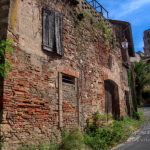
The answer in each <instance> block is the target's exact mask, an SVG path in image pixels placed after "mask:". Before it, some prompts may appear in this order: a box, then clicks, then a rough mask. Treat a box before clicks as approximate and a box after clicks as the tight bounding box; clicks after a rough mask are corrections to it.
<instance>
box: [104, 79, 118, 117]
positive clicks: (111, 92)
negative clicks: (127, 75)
mask: <svg viewBox="0 0 150 150" xmlns="http://www.w3.org/2000/svg"><path fill="white" fill-rule="evenodd" d="M104 87H105V113H106V114H108V113H112V115H113V118H114V119H119V117H120V104H119V91H118V85H117V84H116V83H115V82H114V81H113V80H110V79H108V80H105V81H104Z"/></svg>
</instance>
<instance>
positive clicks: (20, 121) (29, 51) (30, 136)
mask: <svg viewBox="0 0 150 150" xmlns="http://www.w3.org/2000/svg"><path fill="white" fill-rule="evenodd" d="M39 2H40V1H39ZM38 4H39V3H38ZM49 7H51V8H53V9H55V10H57V11H59V12H61V13H62V14H63V16H64V19H63V45H64V56H63V57H62V58H61V57H59V56H57V55H55V54H53V53H46V52H44V51H43V50H42V49H41V44H42V26H41V25H42V19H41V6H40V8H39V5H37V3H36V1H32V0H26V1H20V0H15V1H13V2H12V1H11V6H10V10H11V11H10V14H9V16H10V17H9V31H8V37H12V38H13V39H14V49H15V50H14V54H13V56H12V57H10V56H9V57H8V59H9V60H10V61H11V62H12V66H13V71H12V72H10V73H9V78H7V79H6V80H5V82H4V99H3V105H4V109H3V122H2V130H3V131H4V133H5V138H6V141H5V147H4V148H5V149H7V148H8V147H9V150H11V149H12V150H13V149H16V145H18V144H21V143H23V142H25V143H32V142H33V143H35V144H38V143H39V142H42V139H44V141H49V140H57V141H58V140H59V138H60V130H59V123H60V122H59V121H60V116H59V115H60V114H62V117H63V119H64V120H65V117H67V115H65V111H69V112H71V113H69V115H70V116H69V117H70V118H71V117H72V118H74V117H75V118H76V117H78V118H76V119H79V118H80V121H79V123H80V126H81V127H85V124H86V119H87V118H88V117H90V116H91V115H92V114H93V113H94V112H96V111H99V112H101V113H104V112H105V89H104V80H107V79H110V80H113V81H114V82H115V83H116V84H117V85H118V87H119V103H120V114H121V115H125V107H126V106H125V99H124V92H125V89H126V88H127V86H126V85H125V84H124V81H123V79H122V78H121V72H122V71H123V68H122V57H121V50H120V48H119V46H118V47H115V48H114V49H112V48H111V46H106V44H105V41H104V39H103V38H102V31H101V28H96V27H95V26H94V25H93V24H92V23H91V21H90V20H91V17H86V18H84V20H82V21H79V22H76V18H75V17H77V16H76V15H75V14H76V12H77V13H81V12H82V8H81V6H80V5H79V7H77V8H72V7H70V6H68V5H67V4H65V3H64V2H61V1H60V2H54V1H53V0H50V1H49ZM13 9H15V14H14V11H13ZM95 30H96V32H95ZM110 55H111V56H112V68H111V69H109V66H108V60H109V57H110ZM59 72H62V73H66V74H69V75H72V76H74V77H76V78H78V85H77V86H78V92H77V101H78V102H79V105H80V108H79V109H78V108H77V109H78V110H76V108H75V107H77V103H76V102H75V100H76V98H75V93H74V92H75V91H74V90H71V88H73V87H70V89H69V90H71V92H70V93H68V94H67V90H66V91H65V92H64V94H65V93H66V94H65V96H66V98H65V99H62V101H63V106H61V107H62V109H63V111H64V112H61V113H60V111H61V110H60V109H61V107H60V106H59V98H60V95H59V94H60V92H59V82H58V81H59V80H58V79H59ZM63 84H64V83H63ZM63 86H64V85H63ZM63 86H62V87H63ZM64 87H65V89H66V88H67V87H68V86H67V85H65V86H64ZM65 89H64V90H65ZM69 90H68V91H69ZM73 95H74V96H73ZM71 97H73V99H70V98H71ZM67 99H68V100H69V101H72V106H70V105H69V102H68V100H67ZM75 111H76V112H75ZM74 112H75V113H74ZM77 113H79V115H78V116H77ZM69 117H68V118H69ZM68 118H66V119H68ZM76 119H74V120H73V121H74V122H77V121H76ZM69 121H70V120H69ZM63 124H64V126H65V125H67V123H65V121H63ZM73 124H74V123H73ZM74 125H76V123H75V124H74ZM9 145H11V148H10V146H9Z"/></svg>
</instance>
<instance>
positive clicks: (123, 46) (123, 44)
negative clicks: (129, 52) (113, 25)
mask: <svg viewBox="0 0 150 150" xmlns="http://www.w3.org/2000/svg"><path fill="white" fill-rule="evenodd" d="M121 46H122V48H124V49H127V48H128V46H129V43H128V42H127V41H124V42H122V43H121Z"/></svg>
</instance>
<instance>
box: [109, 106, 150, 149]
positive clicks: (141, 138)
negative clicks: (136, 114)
mask: <svg viewBox="0 0 150 150" xmlns="http://www.w3.org/2000/svg"><path fill="white" fill-rule="evenodd" d="M143 111H144V114H145V115H146V116H147V121H146V122H145V123H144V125H143V127H142V129H141V130H139V131H137V132H136V133H134V135H133V136H132V137H130V138H129V139H128V140H127V141H126V142H125V143H124V144H121V145H119V146H118V147H116V148H113V149H112V150H149V149H150V107H145V108H143Z"/></svg>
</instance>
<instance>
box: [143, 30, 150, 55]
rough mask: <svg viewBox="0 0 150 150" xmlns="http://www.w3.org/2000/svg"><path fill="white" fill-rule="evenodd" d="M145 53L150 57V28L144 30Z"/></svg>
mask: <svg viewBox="0 0 150 150" xmlns="http://www.w3.org/2000/svg"><path fill="white" fill-rule="evenodd" d="M144 53H145V56H149V57H150V29H149V30H145V31H144Z"/></svg>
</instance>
